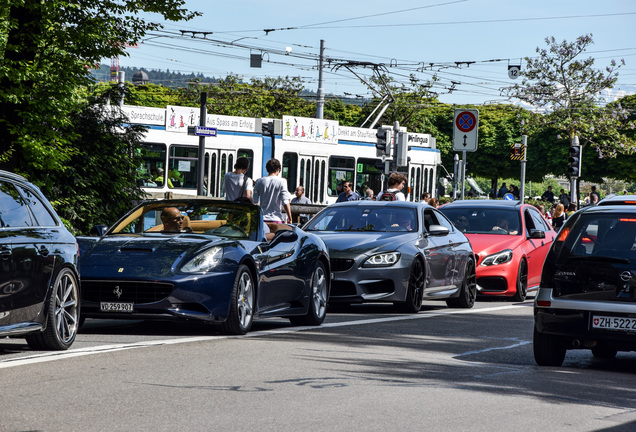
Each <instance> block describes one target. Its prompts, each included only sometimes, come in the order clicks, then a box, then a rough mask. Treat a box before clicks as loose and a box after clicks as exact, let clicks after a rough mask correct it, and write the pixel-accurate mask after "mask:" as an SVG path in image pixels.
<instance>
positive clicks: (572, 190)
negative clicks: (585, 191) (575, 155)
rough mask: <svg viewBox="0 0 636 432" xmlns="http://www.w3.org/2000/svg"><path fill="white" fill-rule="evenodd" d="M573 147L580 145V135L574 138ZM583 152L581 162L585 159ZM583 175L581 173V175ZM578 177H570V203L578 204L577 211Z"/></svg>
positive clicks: (580, 154) (580, 153)
mask: <svg viewBox="0 0 636 432" xmlns="http://www.w3.org/2000/svg"><path fill="white" fill-rule="evenodd" d="M572 145H579V137H578V135H575V136H574V138H572ZM582 158H583V150H582V149H581V152H579V161H582V160H583V159H582ZM581 164H582V162H579V166H580V165H581ZM580 174H581V173H579V175H580ZM577 178H578V177H570V201H572V200H576V201H574V202H576V209H577V210H578V209H579V193H578V192H579V191H578V189H577V187H576V186H577V181H576V179H577Z"/></svg>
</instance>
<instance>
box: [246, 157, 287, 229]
mask: <svg viewBox="0 0 636 432" xmlns="http://www.w3.org/2000/svg"><path fill="white" fill-rule="evenodd" d="M265 169H266V170H267V172H268V174H269V175H268V176H267V177H261V178H259V179H258V180H257V181H256V185H254V202H257V203H259V205H260V206H261V209H263V220H264V221H265V222H271V223H292V213H291V206H290V205H289V203H290V201H291V199H292V195H291V194H290V193H289V191H288V190H287V181H286V180H285V179H284V178H281V177H279V176H278V175H279V174H280V170H281V164H280V161H279V160H278V159H275V158H272V159H270V160H268V161H267V163H266V164H265ZM281 207H284V209H285V213H286V215H283V212H282V211H281Z"/></svg>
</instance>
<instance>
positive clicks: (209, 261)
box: [181, 246, 223, 273]
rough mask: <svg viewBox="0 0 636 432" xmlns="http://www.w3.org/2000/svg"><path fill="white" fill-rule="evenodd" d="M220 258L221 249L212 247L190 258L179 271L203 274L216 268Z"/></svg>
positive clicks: (221, 255) (221, 256)
mask: <svg viewBox="0 0 636 432" xmlns="http://www.w3.org/2000/svg"><path fill="white" fill-rule="evenodd" d="M222 258H223V248H221V247H218V246H217V247H213V248H210V249H208V250H205V251H203V252H201V253H200V254H199V255H197V256H195V257H194V258H192V259H191V260H190V261H188V262H187V263H186V264H185V265H184V266H183V267H182V268H181V271H182V272H184V273H205V272H207V271H210V270H212V269H213V268H214V267H216V266H217V265H218V264H219V263H220V262H221V259H222Z"/></svg>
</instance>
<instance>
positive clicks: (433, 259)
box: [422, 208, 457, 292]
mask: <svg viewBox="0 0 636 432" xmlns="http://www.w3.org/2000/svg"><path fill="white" fill-rule="evenodd" d="M423 221H424V236H425V238H426V245H425V247H423V248H422V252H423V254H424V257H425V258H426V266H427V284H426V290H427V291H429V292H439V291H445V290H449V289H453V288H455V281H456V276H455V273H456V267H457V263H456V261H455V256H454V253H453V240H452V236H450V235H449V234H445V235H430V234H428V231H429V228H430V226H431V225H442V224H441V223H440V220H439V218H438V216H437V212H436V211H435V210H433V209H432V208H428V209H424V210H423ZM442 226H443V225H442Z"/></svg>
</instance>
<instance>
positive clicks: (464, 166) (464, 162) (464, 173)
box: [462, 150, 466, 201]
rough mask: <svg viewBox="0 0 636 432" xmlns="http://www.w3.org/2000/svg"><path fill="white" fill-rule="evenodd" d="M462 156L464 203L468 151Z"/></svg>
mask: <svg viewBox="0 0 636 432" xmlns="http://www.w3.org/2000/svg"><path fill="white" fill-rule="evenodd" d="M462 153H463V156H462V201H463V200H464V192H465V189H466V150H464V151H463V152H462Z"/></svg>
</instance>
